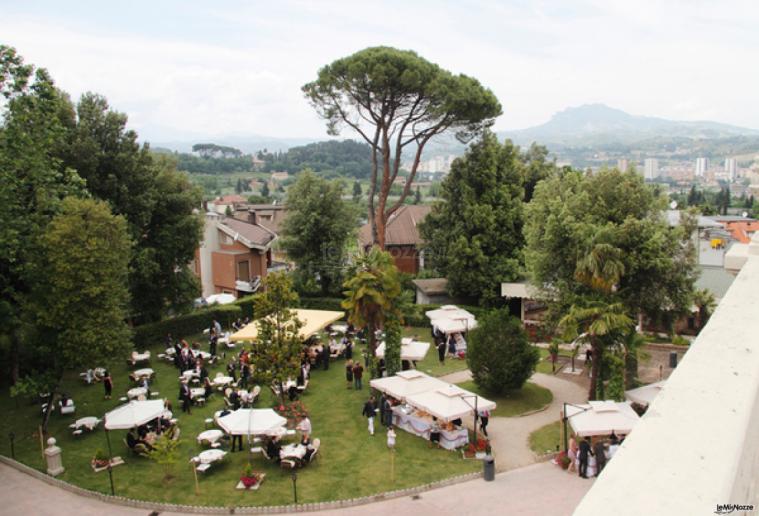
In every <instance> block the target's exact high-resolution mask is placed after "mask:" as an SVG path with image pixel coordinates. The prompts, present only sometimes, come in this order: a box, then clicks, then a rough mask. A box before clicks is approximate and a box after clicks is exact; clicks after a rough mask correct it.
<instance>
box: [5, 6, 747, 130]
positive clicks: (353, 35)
mask: <svg viewBox="0 0 759 516" xmlns="http://www.w3.org/2000/svg"><path fill="white" fill-rule="evenodd" d="M146 5H148V4H142V6H143V7H145V6H146ZM185 5H188V4H180V8H183V9H184V10H183V13H182V14H183V16H184V18H183V19H182V20H181V21H178V22H176V23H175V24H174V25H172V27H171V30H166V31H158V30H153V29H151V28H150V27H146V28H144V29H142V30H138V29H140V28H139V27H137V28H135V27H133V26H130V25H129V24H128V23H126V22H123V23H122V22H120V21H119V19H118V17H117V16H111V17H110V18H109V20H108V23H102V20H101V19H98V20H88V19H82V18H79V19H76V18H74V17H71V16H64V15H61V14H58V15H56V14H53V13H54V12H55V10H43V9H37V11H38V12H36V13H35V12H34V11H32V10H31V8H30V10H29V11H28V12H21V11H19V9H20V8H17V9H16V11H13V10H8V11H9V12H7V13H5V15H4V16H3V17H2V18H1V19H0V33H2V34H3V36H4V41H5V42H6V43H7V44H11V45H14V46H16V47H17V49H18V50H19V52H20V53H21V54H22V55H24V56H25V57H26V58H27V60H28V61H29V62H32V63H35V64H37V65H40V66H45V67H47V68H49V69H50V70H51V72H52V74H53V76H54V77H55V78H56V80H57V82H58V83H59V84H60V85H61V87H62V88H64V89H66V90H67V91H69V92H71V93H72V95H74V96H75V97H76V96H78V95H79V94H81V93H82V92H84V91H96V92H99V93H102V94H104V95H105V96H107V97H108V99H109V101H110V102H111V104H112V105H113V106H114V107H116V108H117V109H119V110H122V111H125V112H127V113H128V114H129V115H130V121H131V124H132V125H133V126H134V127H135V128H136V129H137V130H138V131H139V132H140V133H141V134H142V135H143V136H145V137H147V138H150V139H159V140H160V139H170V138H174V137H179V136H182V135H191V134H192V135H206V136H215V135H225V134H251V133H255V134H261V135H269V136H324V135H325V132H324V128H323V124H322V123H321V122H320V121H319V120H318V119H317V117H316V115H315V114H314V113H313V110H312V109H311V107H310V106H308V104H307V102H306V101H305V99H304V98H303V96H302V94H301V92H300V87H301V85H303V84H304V83H306V82H308V81H310V80H312V79H313V78H314V77H315V76H316V72H317V70H318V68H319V67H320V66H322V65H324V64H326V63H328V62H330V61H332V60H333V59H336V58H338V57H341V56H344V55H347V54H349V53H352V52H354V51H356V50H359V49H361V48H364V47H366V46H370V45H378V44H387V45H392V46H397V47H400V48H412V49H415V50H416V51H417V52H419V54H420V55H422V56H424V57H426V58H428V59H430V60H432V61H435V62H438V63H439V64H440V65H441V66H443V67H445V68H447V69H450V70H452V71H454V72H462V73H467V74H469V75H472V76H474V77H477V78H478V79H479V80H480V81H481V82H482V83H483V84H484V85H486V86H488V87H490V88H491V89H493V91H494V92H495V93H496V95H497V96H498V97H499V99H500V100H501V102H502V104H503V106H504V115H503V116H502V117H501V119H499V120H498V122H497V124H496V127H497V128H499V129H502V128H517V127H526V126H529V125H534V124H538V123H542V122H544V121H546V120H547V119H548V118H549V117H550V115H551V114H553V113H554V112H556V111H558V110H560V109H563V108H565V107H567V106H569V105H578V104H582V103H588V102H604V103H607V104H609V105H612V106H614V107H619V108H621V109H624V110H626V111H629V112H631V113H634V114H646V115H654V116H662V117H669V118H679V119H703V118H711V119H715V120H718V121H722V122H727V123H734V124H738V125H747V126H757V125H759V124H758V123H757V122H756V120H757V119H759V105H758V104H757V102H756V93H755V92H756V88H757V85H758V84H759V67H757V66H756V64H755V63H756V55H757V52H758V51H759V36H757V34H759V32H757V31H756V30H755V27H756V26H758V25H759V12H757V11H758V9H757V8H756V7H755V4H754V3H752V2H737V1H736V2H722V3H719V4H713V3H701V2H654V1H643V2H634V3H630V2H627V1H623V0H614V1H607V0H593V1H589V2H577V3H573V4H572V5H567V4H566V3H565V2H528V3H525V4H521V3H510V4H503V3H501V2H489V1H484V0H483V1H480V2H474V3H468V4H459V3H450V4H443V3H440V2H420V3H406V4H403V3H400V2H391V3H383V4H376V3H372V4H368V3H367V4H363V3H352V2H342V1H337V0H329V1H325V2H305V1H291V2H282V3H277V4H273V5H266V6H262V5H261V4H259V3H256V4H247V3H242V4H239V5H235V4H232V5H233V7H230V6H227V5H226V4H225V8H222V7H218V8H217V7H216V4H214V6H213V7H209V4H206V3H204V4H200V3H198V4H197V5H195V6H192V5H189V6H188V7H186V8H184V6H185ZM135 8H137V7H135ZM187 20H190V21H191V22H192V23H188V24H187V29H186V30H183V28H182V23H187ZM151 27H152V26H151Z"/></svg>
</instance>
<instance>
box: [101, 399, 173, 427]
mask: <svg viewBox="0 0 759 516" xmlns="http://www.w3.org/2000/svg"><path fill="white" fill-rule="evenodd" d="M164 410H166V409H165V408H164V406H163V400H145V401H130V402H129V403H127V404H125V405H121V406H120V407H117V408H115V409H113V410H112V411H110V412H108V413H107V414H106V415H105V429H106V430H129V429H130V428H134V427H136V426H140V425H144V424H145V423H147V422H148V421H152V420H154V419H157V418H159V417H161V414H163V412H164Z"/></svg>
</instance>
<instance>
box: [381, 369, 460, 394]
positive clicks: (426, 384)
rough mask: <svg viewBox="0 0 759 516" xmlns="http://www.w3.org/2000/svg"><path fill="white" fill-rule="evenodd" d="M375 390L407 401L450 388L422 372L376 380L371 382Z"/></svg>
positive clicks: (404, 372)
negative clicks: (407, 399) (419, 395)
mask: <svg viewBox="0 0 759 516" xmlns="http://www.w3.org/2000/svg"><path fill="white" fill-rule="evenodd" d="M369 385H371V386H372V388H373V389H377V390H378V391H380V392H384V393H385V394H387V395H389V396H392V397H393V398H396V399H399V400H401V401H405V400H406V398H407V397H408V396H411V395H413V394H419V393H422V392H427V391H432V390H435V389H442V388H445V387H447V386H448V384H447V383H445V382H444V381H442V380H438V379H437V378H433V377H432V376H429V375H426V374H424V373H423V372H421V371H416V370H410V371H401V372H400V373H398V374H396V375H395V376H388V377H386V378H375V379H373V380H371V381H370V382H369Z"/></svg>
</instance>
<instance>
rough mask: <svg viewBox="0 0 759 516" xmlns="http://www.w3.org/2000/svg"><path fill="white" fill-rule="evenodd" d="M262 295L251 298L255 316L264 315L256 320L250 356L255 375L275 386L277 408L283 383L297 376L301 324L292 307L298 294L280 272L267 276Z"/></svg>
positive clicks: (300, 344)
mask: <svg viewBox="0 0 759 516" xmlns="http://www.w3.org/2000/svg"><path fill="white" fill-rule="evenodd" d="M264 286H265V289H264V291H263V293H261V294H257V296H256V299H255V301H254V302H255V309H256V314H260V315H264V314H265V315H266V316H265V317H260V318H259V319H257V320H256V324H257V325H258V342H257V343H256V348H255V349H256V352H255V353H253V365H254V367H255V370H256V374H257V375H259V376H260V377H261V380H262V381H263V382H265V383H267V384H271V383H272V382H273V383H275V384H276V385H278V386H279V401H280V405H282V406H283V405H284V404H285V394H286V392H285V389H284V384H285V382H286V381H287V380H288V378H295V377H296V376H298V370H299V368H300V357H301V351H302V350H303V341H302V340H301V338H300V334H299V330H300V328H301V327H302V326H303V322H302V321H300V320H299V319H298V318H297V317H296V316H295V312H294V311H293V310H292V307H294V306H296V305H297V304H298V294H297V293H296V292H295V291H294V290H293V285H292V280H291V279H290V277H289V276H287V275H286V274H284V273H281V272H276V273H273V274H269V275H268V276H267V277H266V279H265V280H264Z"/></svg>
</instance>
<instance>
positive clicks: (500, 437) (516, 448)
mask: <svg viewBox="0 0 759 516" xmlns="http://www.w3.org/2000/svg"><path fill="white" fill-rule="evenodd" d="M471 377H472V375H471V373H470V371H469V370H466V371H458V372H455V373H451V374H449V375H446V376H443V377H441V379H442V380H445V381H447V382H451V383H458V382H463V381H466V380H469V379H471ZM530 381H531V382H533V383H536V384H538V385H540V386H541V387H545V388H546V389H549V390H550V391H551V393H552V394H553V401H552V402H551V405H550V406H549V407H548V408H547V409H546V410H543V411H541V412H536V413H535V414H531V415H529V416H523V417H491V418H490V423H489V424H488V436H489V437H490V444H491V446H492V447H493V451H494V454H495V458H496V469H497V470H498V471H508V470H511V469H514V468H520V467H522V466H527V465H528V464H533V463H534V462H535V461H536V460H537V458H536V457H535V454H534V453H533V452H532V450H530V443H529V437H530V434H531V433H532V432H534V431H535V430H537V429H538V428H540V427H542V426H544V425H547V424H548V423H552V422H554V421H558V420H559V418H560V414H561V410H562V408H563V403H564V402H567V403H585V402H586V401H587V399H588V393H587V389H586V388H585V387H583V386H582V385H578V384H577V383H575V382H573V381H570V380H565V379H563V378H559V377H556V376H552V375H548V374H542V373H535V374H533V375H532V377H531V378H530ZM467 423H468V424H469V425H470V426H471V425H472V420H471V419H470V420H469V421H468V422H467Z"/></svg>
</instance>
